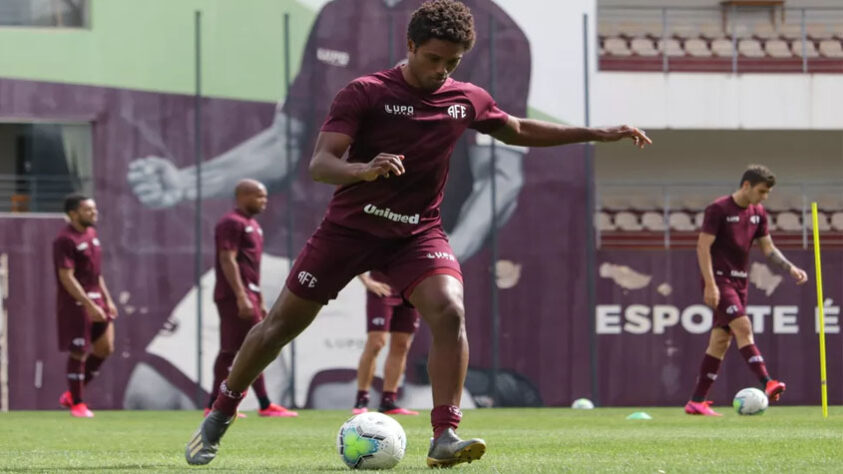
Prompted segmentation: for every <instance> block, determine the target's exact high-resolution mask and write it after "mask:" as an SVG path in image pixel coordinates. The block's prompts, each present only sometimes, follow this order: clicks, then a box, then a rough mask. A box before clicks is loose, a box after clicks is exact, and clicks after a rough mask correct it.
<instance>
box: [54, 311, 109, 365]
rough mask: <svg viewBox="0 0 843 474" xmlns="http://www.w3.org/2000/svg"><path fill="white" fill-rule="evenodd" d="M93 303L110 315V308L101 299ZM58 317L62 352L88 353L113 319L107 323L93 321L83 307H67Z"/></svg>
mask: <svg viewBox="0 0 843 474" xmlns="http://www.w3.org/2000/svg"><path fill="white" fill-rule="evenodd" d="M93 301H94V302H95V303H97V304H98V305H99V306H100V308H102V310H103V311H105V314H108V307H107V306H106V304H105V302H104V301H103V300H102V299H101V298H100V299H94V300H93ZM57 315H58V318H57V320H58V337H59V350H60V351H72V352H87V351H88V350H89V349H90V348H91V343H92V342H93V341H96V340H97V339H99V338H100V336H102V335H103V334H105V330H106V329H108V325H109V324H111V319H109V320H108V321H107V322H94V321H91V318H90V317H89V316H88V312H87V311H85V307H84V306H82V305H75V304H74V305H70V306H65V307H64V308H62V309H60V310H59V311H58V313H57Z"/></svg>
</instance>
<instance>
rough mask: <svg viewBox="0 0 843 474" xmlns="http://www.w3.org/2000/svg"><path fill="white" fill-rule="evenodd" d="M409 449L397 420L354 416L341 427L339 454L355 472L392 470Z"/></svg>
mask: <svg viewBox="0 0 843 474" xmlns="http://www.w3.org/2000/svg"><path fill="white" fill-rule="evenodd" d="M406 449H407V435H405V434H404V428H402V427H401V424H399V423H398V422H397V421H395V419H394V418H392V417H390V416H387V415H384V414H383V413H377V412H370V413H361V414H359V415H355V416H352V417H351V418H349V419H348V420H346V422H345V423H343V425H342V426H341V427H340V432H339V434H338V435H337V450H338V451H339V454H340V457H341V458H342V461H343V462H344V463H345V464H346V465H347V466H348V467H350V468H352V469H389V468H391V467H394V466H395V465H396V464H398V461H400V460H401V458H403V457H404V451H405V450H406Z"/></svg>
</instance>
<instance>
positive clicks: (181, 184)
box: [126, 107, 302, 208]
mask: <svg viewBox="0 0 843 474" xmlns="http://www.w3.org/2000/svg"><path fill="white" fill-rule="evenodd" d="M279 109H280V107H279ZM287 120H290V121H291V123H290V125H291V128H292V131H293V137H297V136H299V135H300V134H301V128H302V125H301V123H300V122H299V121H298V120H296V119H294V118H291V117H289V116H287V115H286V114H284V113H282V112H279V113H277V114H276V116H275V122H274V123H273V124H272V126H270V127H268V128H266V129H265V130H263V131H261V132H260V133H258V134H257V135H254V136H252V137H251V138H249V139H248V140H246V141H244V142H242V143H240V144H238V145H237V146H235V147H234V148H232V149H230V150H228V151H226V152H225V153H222V154H220V155H217V156H215V157H213V158H211V159H210V160H208V161H207V162H204V163H202V197H204V198H217V197H223V196H228V195H229V194H230V193H231V189H232V188H234V186H235V185H236V184H237V183H238V182H239V181H240V180H241V179H243V178H253V177H255V176H260V177H261V180H262V181H263V182H264V183H266V184H267V185H268V186H270V187H271V186H272V185H273V184H274V183H279V182H283V181H284V179H285V178H286V177H287V175H288V174H289V172H290V170H288V169H287V160H286V159H283V158H284V157H285V156H286V155H287V138H286V122H287ZM290 145H291V146H290V153H292V155H291V156H292V157H293V160H292V166H293V168H295V165H296V162H297V160H298V157H299V156H300V153H299V147H298V141H297V140H296V139H294V140H293V141H292V143H290ZM126 179H127V181H128V182H129V186H130V187H131V188H132V192H133V193H134V194H135V196H137V198H138V200H139V201H140V202H141V203H142V204H144V205H145V206H148V207H152V208H165V207H171V206H174V205H176V204H178V203H179V202H181V201H182V200H185V199H188V200H189V199H195V197H196V166H187V167H185V168H182V169H179V168H178V167H176V165H175V164H174V163H173V162H172V161H171V160H170V159H167V158H162V157H158V156H147V157H145V158H139V159H137V160H134V161H132V162H131V163H129V171H128V173H127V174H126Z"/></svg>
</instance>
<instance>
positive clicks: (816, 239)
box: [811, 202, 828, 418]
mask: <svg viewBox="0 0 843 474" xmlns="http://www.w3.org/2000/svg"><path fill="white" fill-rule="evenodd" d="M811 219H813V223H814V263H815V267H816V269H817V310H818V311H819V316H820V328H819V329H820V390H821V391H822V400H823V418H828V383H827V381H826V376H825V305H824V301H823V270H822V266H821V264H820V230H819V222H818V219H817V203H815V202H812V203H811Z"/></svg>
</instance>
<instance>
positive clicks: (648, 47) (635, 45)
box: [630, 38, 659, 56]
mask: <svg viewBox="0 0 843 474" xmlns="http://www.w3.org/2000/svg"><path fill="white" fill-rule="evenodd" d="M630 46H631V49H632V52H633V53H635V54H637V55H638V56H658V55H659V52H658V50H656V48H655V47H653V41H652V40H651V39H650V38H635V39H633V40H632V42H631V43H630Z"/></svg>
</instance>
